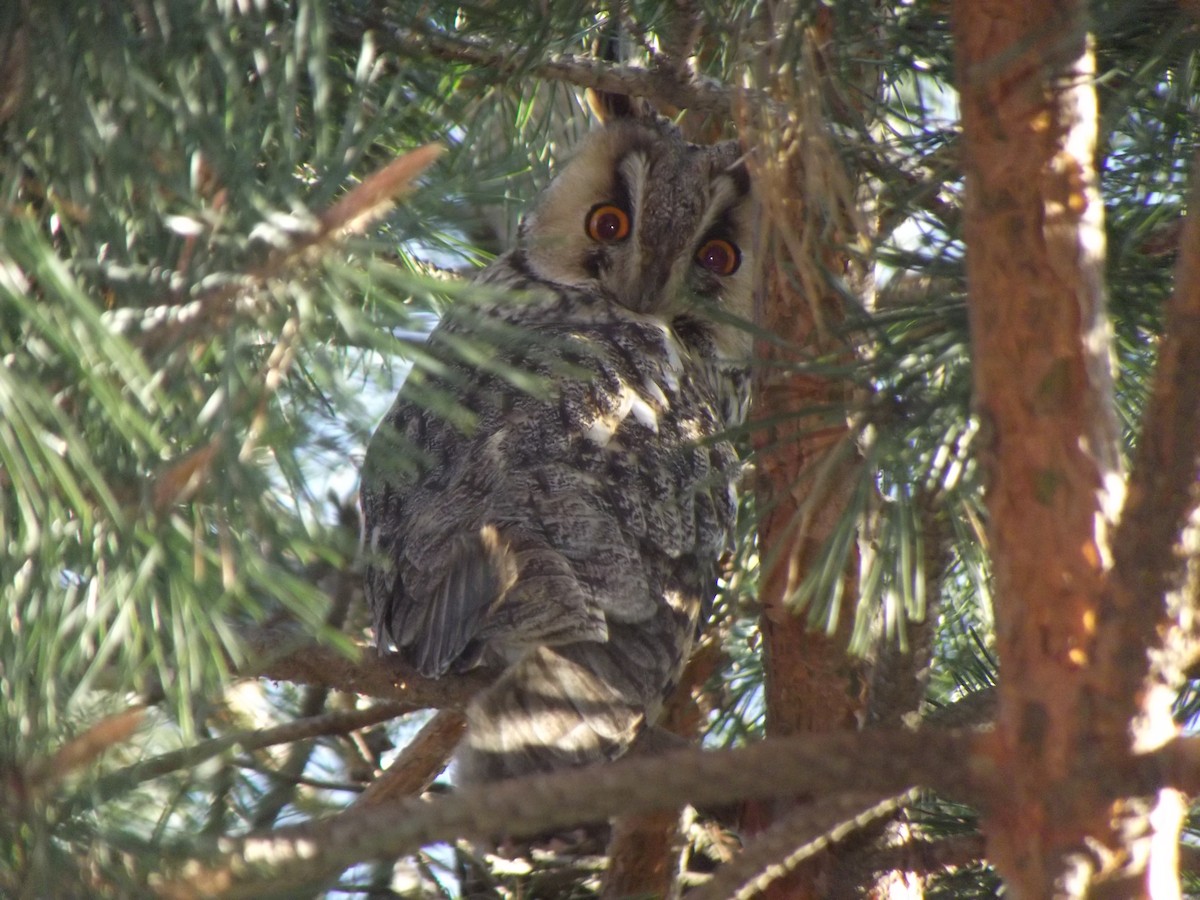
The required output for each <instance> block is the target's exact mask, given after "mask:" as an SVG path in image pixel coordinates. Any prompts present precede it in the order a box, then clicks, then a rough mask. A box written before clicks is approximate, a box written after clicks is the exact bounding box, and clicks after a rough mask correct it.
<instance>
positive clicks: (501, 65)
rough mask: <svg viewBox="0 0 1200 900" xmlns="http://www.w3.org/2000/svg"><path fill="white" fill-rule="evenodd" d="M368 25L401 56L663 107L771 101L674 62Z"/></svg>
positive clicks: (702, 109) (724, 110) (725, 110)
mask: <svg viewBox="0 0 1200 900" xmlns="http://www.w3.org/2000/svg"><path fill="white" fill-rule="evenodd" d="M363 28H370V29H373V30H374V31H375V32H376V33H377V34H379V35H380V36H381V39H380V42H379V46H380V48H381V49H383V50H388V51H391V52H392V53H395V54H396V55H398V56H403V57H413V56H418V57H419V56H434V57H437V58H438V59H442V60H446V61H448V62H458V63H465V64H467V65H472V66H480V67H482V68H487V69H490V70H492V71H493V72H496V73H497V74H500V75H517V74H529V75H533V76H535V77H538V78H543V79H545V80H547V81H561V82H565V83H567V84H572V85H575V86H576V87H581V88H590V89H592V90H596V91H605V92H610V93H614V94H625V95H628V96H632V97H645V98H647V99H649V100H651V101H652V102H654V103H655V104H656V105H659V106H664V107H675V108H677V109H689V110H693V111H695V112H697V113H700V114H702V115H711V116H714V117H716V118H720V119H728V118H730V117H731V115H732V110H733V108H734V105H735V103H737V102H739V101H741V100H753V101H754V102H758V103H760V104H761V103H765V102H766V99H765V97H764V96H762V95H760V94H757V93H755V92H752V91H746V90H742V89H739V88H734V87H730V86H729V85H725V84H722V83H720V82H718V81H716V80H714V79H711V78H706V77H703V76H699V75H696V74H694V73H692V72H691V71H690V70H689V69H688V68H687V67H686V66H681V65H676V64H675V63H674V61H672V62H670V63H667V62H664V63H663V64H660V65H656V66H654V67H652V68H648V69H647V68H642V67H640V66H628V65H615V64H613V63H609V62H603V61H600V60H596V59H592V58H590V57H586V56H573V55H568V54H564V55H552V56H550V57H548V58H546V59H534V58H531V54H530V52H529V50H528V49H527V48H523V47H516V46H513V45H509V44H504V43H501V42H499V41H494V40H489V41H484V40H478V39H475V38H470V37H463V36H454V35H449V34H446V33H444V32H440V31H434V30H432V29H417V28H403V27H400V26H397V25H392V24H391V23H389V22H385V21H382V20H378V19H376V20H371V19H364V20H362V22H361V23H360V24H359V26H358V29H359V30H358V33H359V34H361V33H362V31H361V29H363Z"/></svg>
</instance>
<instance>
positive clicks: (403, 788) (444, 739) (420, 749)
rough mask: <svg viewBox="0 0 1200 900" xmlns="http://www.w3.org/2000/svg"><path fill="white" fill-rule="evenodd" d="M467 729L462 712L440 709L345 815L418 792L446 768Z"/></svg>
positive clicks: (417, 793)
mask: <svg viewBox="0 0 1200 900" xmlns="http://www.w3.org/2000/svg"><path fill="white" fill-rule="evenodd" d="M466 728H467V720H466V718H465V717H464V716H463V714H462V713H460V712H457V711H456V710H450V709H443V710H441V711H440V712H439V713H438V714H437V715H435V716H434V717H433V718H432V719H430V720H429V721H428V722H426V723H425V727H424V728H422V729H421V730H420V731H419V732H418V733H417V736H416V737H415V738H413V739H412V741H411V742H410V743H409V744H408V746H407V747H405V748H404V749H403V750H402V751H401V752H400V755H399V756H397V757H396V759H395V761H393V762H392V764H391V765H390V766H388V768H387V771H385V772H384V773H383V774H382V775H380V776H379V777H378V778H376V779H375V780H374V781H373V782H371V784H370V786H368V787H367V789H366V790H365V791H363V793H362V795H361V796H360V797H359V798H358V799H357V800H356V801H354V803H353V804H352V805H351V806H350V807H349V808H348V809H347V810H346V814H348V815H354V814H355V813H356V812H358V811H360V810H362V809H364V808H366V807H370V806H378V805H379V804H381V803H390V802H393V801H396V800H399V799H400V798H402V797H412V796H417V795H419V794H421V793H422V792H423V791H424V790H425V789H426V788H427V787H429V785H430V784H431V783H432V782H433V779H435V778H437V776H438V773H440V772H441V771H442V769H444V768H445V767H446V760H447V759H449V758H450V754H451V753H452V752H453V751H454V748H455V747H456V746H457V745H458V742H459V739H460V738H462V736H463V733H464V732H465V731H466Z"/></svg>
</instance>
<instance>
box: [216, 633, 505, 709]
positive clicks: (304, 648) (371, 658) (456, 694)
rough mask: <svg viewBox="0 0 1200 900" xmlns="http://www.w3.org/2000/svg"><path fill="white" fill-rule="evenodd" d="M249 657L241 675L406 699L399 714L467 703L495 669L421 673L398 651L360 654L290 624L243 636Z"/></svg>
mask: <svg viewBox="0 0 1200 900" xmlns="http://www.w3.org/2000/svg"><path fill="white" fill-rule="evenodd" d="M244 644H245V649H246V662H245V663H244V664H243V665H242V666H241V668H240V669H239V671H238V674H239V675H242V676H249V677H259V678H268V679H273V680H277V681H291V682H295V683H296V684H315V685H322V686H325V687H330V688H334V689H335V690H339V691H345V692H346V693H350V694H363V695H365V696H368V697H377V698H379V699H382V700H394V701H397V702H399V703H401V704H403V708H402V709H401V710H400V712H398V713H396V714H397V715H400V714H401V713H405V712H414V711H416V710H419V709H431V708H432V709H457V710H461V709H463V708H464V707H465V706H466V704H467V701H468V700H470V699H471V697H473V696H474V695H475V694H477V693H478V692H479V691H480V690H482V689H483V688H485V687H487V686H488V685H489V684H490V683H491V682H492V681H493V680H494V678H495V674H494V673H492V672H490V671H489V670H486V669H476V670H473V671H471V672H467V673H465V674H462V675H456V676H455V677H454V678H442V679H432V678H423V677H422V676H420V675H418V674H417V672H416V670H414V669H412V668H410V667H408V666H406V665H404V664H403V663H401V662H400V661H399V659H397V658H396V657H394V656H378V655H376V653H375V651H374V650H373V649H371V648H367V647H360V648H359V650H360V653H359V655H358V658H357V659H353V658H350V657H348V656H347V655H346V654H345V653H343V652H341V651H339V650H338V649H337V648H335V647H331V646H329V645H327V644H319V643H317V642H316V641H314V640H313V639H312V637H311V636H310V635H308V634H305V633H303V632H301V631H300V630H299V629H298V628H296V627H295V626H292V625H274V626H268V627H265V628H261V629H259V630H257V631H255V632H253V633H251V634H250V635H248V636H247V637H246V638H245V639H244Z"/></svg>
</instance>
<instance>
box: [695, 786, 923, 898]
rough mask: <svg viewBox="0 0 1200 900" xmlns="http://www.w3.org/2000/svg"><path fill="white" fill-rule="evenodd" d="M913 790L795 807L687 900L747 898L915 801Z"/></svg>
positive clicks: (827, 799)
mask: <svg viewBox="0 0 1200 900" xmlns="http://www.w3.org/2000/svg"><path fill="white" fill-rule="evenodd" d="M916 796H917V792H916V791H905V792H904V793H901V794H896V795H894V796H891V797H882V798H881V797H878V796H872V795H869V794H863V793H847V794H839V795H835V796H832V797H824V798H822V799H820V800H815V801H813V802H811V803H805V804H803V805H801V806H798V807H797V808H796V809H795V810H794V811H792V812H791V813H789V814H788V815H787V816H786V817H785V818H783V819H782V820H780V821H779V822H777V823H775V824H774V825H772V826H771V828H770V829H768V830H767V831H766V832H764V833H763V834H762V835H760V836H759V837H758V838H757V839H755V840H754V841H753V842H752V843H751V844H750V845H749V846H747V847H746V849H745V850H743V851H742V853H741V855H739V856H738V857H737V858H736V859H734V860H733V861H732V862H730V863H728V864H727V865H725V866H724V867H722V868H721V869H719V870H718V871H717V874H716V875H714V876H713V878H712V880H711V881H709V882H708V884H706V885H704V887H702V888H699V889H697V890H695V891H693V892H692V893H690V894H689V895H688V900H726V898H729V900H749V898H751V897H755V896H758V895H759V894H760V893H761V892H762V891H763V890H764V889H766V888H767V886H768V885H770V884H771V883H772V882H774V881H776V880H777V879H779V878H781V877H783V876H784V875H786V874H788V873H789V872H791V871H792V870H793V869H795V867H796V866H798V865H799V864H800V863H802V862H804V861H805V860H807V859H811V858H812V857H813V856H815V855H816V854H818V853H820V852H821V851H823V850H825V849H826V848H827V847H829V846H830V845H831V844H834V843H836V842H837V841H840V840H843V839H844V838H846V837H848V836H849V835H851V834H853V833H855V832H856V831H859V830H861V829H862V828H865V827H866V826H867V825H870V824H872V823H874V822H878V821H879V820H880V819H883V818H886V817H887V816H890V815H892V814H893V813H895V812H896V811H897V810H899V809H900V808H902V807H903V806H905V805H906V804H908V803H911V802H912V801H913V800H915V799H916Z"/></svg>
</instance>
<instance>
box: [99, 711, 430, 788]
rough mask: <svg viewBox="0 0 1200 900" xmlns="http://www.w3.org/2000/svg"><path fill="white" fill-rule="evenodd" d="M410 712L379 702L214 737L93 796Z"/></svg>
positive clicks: (124, 774)
mask: <svg viewBox="0 0 1200 900" xmlns="http://www.w3.org/2000/svg"><path fill="white" fill-rule="evenodd" d="M405 712H408V710H407V709H406V708H405V705H404V704H402V703H398V702H396V701H389V702H384V703H377V704H375V705H374V706H371V707H368V708H367V709H356V710H350V711H347V712H336V713H326V714H325V715H321V716H312V717H311V718H307V719H296V720H294V721H291V722H287V723H285V724H283V725H277V726H275V727H274V728H263V729H255V730H249V731H239V732H237V733H235V734H229V735H225V736H223V737H219V738H213V739H212V740H209V741H204V742H203V743H200V744H196V745H195V746H192V747H184V748H182V749H180V750H173V751H171V752H170V753H163V754H161V755H159V756H155V757H153V758H152V759H148V760H145V761H144V762H140V763H136V764H134V765H132V766H127V767H126V768H124V769H120V770H119V771H116V772H113V773H112V774H111V775H106V776H105V777H104V778H102V779H100V780H99V781H98V782H97V783H96V786H95V788H94V789H93V796H95V797H97V798H98V799H99V800H101V801H103V800H107V799H109V798H111V797H114V796H116V795H117V794H120V793H123V792H124V791H127V790H130V789H131V788H134V787H136V786H137V785H139V784H142V783H143V782H145V781H149V780H150V779H151V778H158V777H160V776H162V775H167V774H169V773H171V772H177V771H179V770H180V769H189V768H193V767H195V766H198V765H200V763H202V762H204V761H205V760H208V759H211V758H212V757H214V756H217V755H219V754H221V753H225V752H228V751H232V750H234V749H237V750H242V751H249V750H261V749H262V748H263V747H272V746H275V745H277V744H290V743H292V742H293V741H299V740H304V739H305V738H313V737H323V736H327V735H334V734H346V733H347V732H350V731H355V730H357V729H359V728H366V727H367V726H369V725H375V724H377V723H379V722H386V721H387V720H388V719H394V718H395V717H396V716H399V715H402V714H403V713H405Z"/></svg>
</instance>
